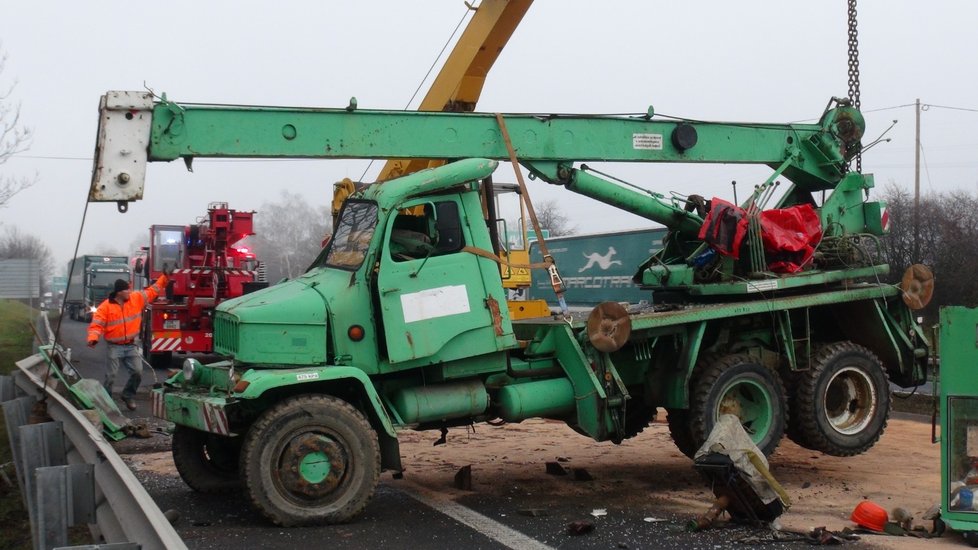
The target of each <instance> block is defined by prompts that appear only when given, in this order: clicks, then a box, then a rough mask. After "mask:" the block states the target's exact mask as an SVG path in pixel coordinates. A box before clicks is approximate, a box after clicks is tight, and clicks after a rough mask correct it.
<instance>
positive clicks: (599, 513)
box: [591, 508, 608, 518]
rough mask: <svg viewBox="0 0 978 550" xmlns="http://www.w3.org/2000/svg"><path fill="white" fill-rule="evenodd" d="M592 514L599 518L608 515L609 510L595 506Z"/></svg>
mask: <svg viewBox="0 0 978 550" xmlns="http://www.w3.org/2000/svg"><path fill="white" fill-rule="evenodd" d="M591 515H592V516H594V517H596V518H599V517H601V516H607V515H608V510H606V509H604V508H595V509H594V510H591Z"/></svg>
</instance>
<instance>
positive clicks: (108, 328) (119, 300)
mask: <svg viewBox="0 0 978 550" xmlns="http://www.w3.org/2000/svg"><path fill="white" fill-rule="evenodd" d="M170 271H171V270H169V269H167V268H164V270H163V274H162V275H160V278H159V279H157V280H156V282H155V283H153V284H152V285H151V286H150V287H148V288H147V289H146V290H139V291H136V292H132V291H131V290H130V289H129V282H128V281H126V280H123V279H116V281H115V286H114V287H113V290H112V292H111V293H110V294H109V297H108V298H107V299H106V300H105V301H104V302H102V303H101V304H99V306H98V308H97V309H96V310H95V313H94V314H93V315H92V324H90V325H89V326H88V347H90V348H91V347H95V345H96V344H98V339H99V337H102V338H104V339H105V342H106V343H107V344H108V345H109V350H108V358H109V361H108V368H107V370H106V372H105V391H107V392H109V395H110V396H111V395H112V385H113V383H114V382H115V376H116V373H118V372H119V364H120V363H121V364H123V365H125V366H126V370H127V371H129V380H128V381H127V382H126V386H125V388H123V390H122V402H123V403H125V404H126V407H128V408H129V410H130V411H133V410H136V401H135V400H134V397H135V396H136V391H137V390H138V389H139V384H140V382H142V380H143V365H142V362H143V360H142V357H141V355H140V351H139V348H138V347H137V346H136V340H137V338H139V327H140V324H141V322H142V319H143V308H144V307H146V304H147V303H149V302H152V301H153V300H155V299H156V297H157V296H159V295H160V292H162V291H163V289H164V288H166V283H167V280H168V278H167V275H168V274H169V272H170Z"/></svg>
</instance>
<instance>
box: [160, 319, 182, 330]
mask: <svg viewBox="0 0 978 550" xmlns="http://www.w3.org/2000/svg"><path fill="white" fill-rule="evenodd" d="M163 329H164V330H180V319H168V320H166V321H163Z"/></svg>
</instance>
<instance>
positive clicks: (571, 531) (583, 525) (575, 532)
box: [567, 520, 594, 537]
mask: <svg viewBox="0 0 978 550" xmlns="http://www.w3.org/2000/svg"><path fill="white" fill-rule="evenodd" d="M591 531H594V524H593V523H591V522H590V521H587V520H581V521H575V522H572V523H571V524H570V525H568V526H567V534H568V535H572V536H575V537H576V536H579V535H586V534H588V533H590V532H591Z"/></svg>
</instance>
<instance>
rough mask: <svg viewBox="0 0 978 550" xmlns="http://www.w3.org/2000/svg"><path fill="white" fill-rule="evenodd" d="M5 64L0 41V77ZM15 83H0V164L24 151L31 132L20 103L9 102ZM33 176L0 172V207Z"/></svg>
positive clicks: (25, 186) (29, 140) (4, 55)
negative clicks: (23, 118)
mask: <svg viewBox="0 0 978 550" xmlns="http://www.w3.org/2000/svg"><path fill="white" fill-rule="evenodd" d="M6 64H7V55H6V53H4V51H3V43H0V77H2V76H3V71H4V68H5V67H6ZM14 86H15V84H10V85H7V86H5V85H3V84H0V166H3V165H4V164H6V162H7V161H8V160H9V159H10V158H11V157H12V156H14V155H16V154H17V153H22V152H24V151H26V150H27V149H28V148H29V147H30V144H31V138H32V133H31V130H30V128H25V127H24V126H23V125H22V124H21V121H20V104H19V103H13V102H11V96H12V95H13V89H14ZM34 181H35V178H26V177H14V176H10V175H7V174H0V208H2V207H3V206H5V205H6V204H7V202H8V201H10V199H11V198H13V196H14V195H16V194H17V193H20V192H21V191H23V190H24V189H27V188H28V187H30V186H31V185H33V184H34Z"/></svg>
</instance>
